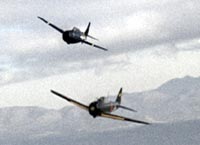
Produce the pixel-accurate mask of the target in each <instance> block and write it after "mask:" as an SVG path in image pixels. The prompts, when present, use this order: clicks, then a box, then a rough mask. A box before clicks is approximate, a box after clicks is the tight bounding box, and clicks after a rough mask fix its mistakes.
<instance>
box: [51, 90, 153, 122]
mask: <svg viewBox="0 0 200 145" xmlns="http://www.w3.org/2000/svg"><path fill="white" fill-rule="evenodd" d="M51 92H52V93H53V94H55V95H57V96H59V97H61V98H63V99H65V100H67V101H69V102H70V103H73V104H74V105H76V106H78V107H79V108H81V109H83V110H86V111H88V112H89V114H90V115H91V116H93V117H94V118H95V117H97V116H100V117H105V118H111V119H116V120H122V121H130V122H134V123H140V124H146V125H149V124H150V123H148V122H145V121H140V120H135V119H131V118H126V117H123V116H118V115H114V114H110V113H111V112H113V111H115V110H117V109H118V108H122V109H126V110H129V111H133V112H136V110H133V109H131V108H128V107H125V106H122V105H121V96H122V88H121V89H120V91H119V93H118V95H117V98H116V100H115V101H114V102H112V101H110V102H109V101H107V100H106V98H105V97H100V98H99V99H98V100H97V101H94V102H92V103H90V105H89V106H87V105H84V104H82V103H80V102H78V101H75V100H73V99H71V98H69V97H66V96H64V95H62V94H60V93H58V92H56V91H54V90H51Z"/></svg>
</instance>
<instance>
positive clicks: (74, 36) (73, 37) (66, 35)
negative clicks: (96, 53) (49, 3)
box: [38, 16, 108, 51]
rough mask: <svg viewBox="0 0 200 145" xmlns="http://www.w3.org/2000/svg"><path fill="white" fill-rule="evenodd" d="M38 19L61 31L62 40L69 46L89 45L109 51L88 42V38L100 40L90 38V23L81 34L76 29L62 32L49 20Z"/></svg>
mask: <svg viewBox="0 0 200 145" xmlns="http://www.w3.org/2000/svg"><path fill="white" fill-rule="evenodd" d="M38 19H40V20H42V21H43V22H44V23H47V24H48V25H49V26H51V27H52V28H54V29H56V30H57V31H59V32H60V33H62V38H63V40H64V41H65V42H66V43H67V44H73V43H80V42H81V43H85V44H88V45H91V46H93V47H96V48H99V49H101V50H104V51H107V50H108V49H106V48H103V47H101V46H98V45H96V44H93V43H91V42H88V41H87V40H86V39H87V37H89V38H91V39H94V40H98V39H96V38H94V37H92V36H90V35H89V34H88V33H89V29H90V22H89V24H88V26H87V28H86V30H85V32H81V31H80V29H78V28H76V27H74V28H73V29H72V30H66V31H64V30H62V29H60V28H58V27H57V26H56V25H54V24H52V23H49V22H48V21H47V20H45V19H44V18H42V17H39V16H38Z"/></svg>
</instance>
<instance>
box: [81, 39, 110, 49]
mask: <svg viewBox="0 0 200 145" xmlns="http://www.w3.org/2000/svg"><path fill="white" fill-rule="evenodd" d="M81 42H83V43H85V44H88V45H91V46H93V47H96V48H99V49H102V50H104V51H108V49H106V48H103V47H101V46H98V45H96V44H93V43H90V42H88V41H85V40H81Z"/></svg>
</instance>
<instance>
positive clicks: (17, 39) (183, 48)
mask: <svg viewBox="0 0 200 145" xmlns="http://www.w3.org/2000/svg"><path fill="white" fill-rule="evenodd" d="M0 5H1V7H0V87H2V88H4V89H1V93H4V92H2V91H5V86H6V88H7V85H9V86H10V85H11V86H12V87H11V88H16V87H15V84H16V83H22V82H23V83H22V85H21V86H22V87H26V83H25V82H27V83H29V84H31V83H30V82H32V81H34V80H37V82H38V83H43V82H46V81H47V80H48V82H49V83H47V82H46V83H45V84H48V85H47V86H46V89H47V90H46V91H47V92H48V91H49V89H51V88H52V86H58V85H60V87H59V88H58V89H60V90H62V91H64V90H65V89H66V90H67V91H65V93H67V92H69V94H72V95H83V96H89V95H97V96H98V95H106V94H107V93H108V91H109V92H110V93H111V94H114V93H115V92H116V91H118V89H119V87H121V86H123V87H124V88H125V90H126V92H133V91H143V90H147V89H152V88H156V87H157V86H159V85H160V84H162V83H163V82H165V81H166V80H169V79H172V78H175V77H183V76H185V75H191V76H199V75H200V67H199V66H200V59H199V58H200V51H199V50H200V48H199V46H200V29H199V28H200V3H199V1H198V0H173V1H170V0H162V1H155V0H130V1H128V0H127V1H116V0H115V1H113V0H101V1H95V0H93V1H89V0H86V1H82V0H76V1H72V0H60V1H53V0H43V1H41V0H35V1H32V0H26V1H25V0H15V1H12V0H1V1H0ZM37 16H41V17H43V18H45V19H47V20H49V21H50V22H52V23H54V24H55V25H57V26H59V27H60V28H62V29H64V30H67V29H71V28H73V26H76V27H79V28H80V29H81V30H82V31H84V30H85V29H86V27H87V24H88V22H89V21H90V22H91V28H90V32H89V33H90V34H91V35H92V36H94V37H97V38H98V39H99V40H100V41H96V42H95V41H93V40H90V41H92V42H95V43H96V44H98V45H101V46H103V47H106V48H108V49H109V51H108V52H104V51H101V50H99V49H95V48H92V47H90V46H87V45H84V44H75V45H67V44H66V43H65V42H64V41H62V36H61V34H60V33H58V32H57V31H55V30H54V29H52V28H51V27H49V26H48V25H46V24H44V23H43V22H42V21H40V20H39V19H37ZM57 76H59V77H57ZM60 76H62V77H60ZM47 77H48V78H47ZM55 79H56V85H55V84H54V82H55ZM72 81H73V82H72ZM58 82H60V83H66V84H59V83H58ZM34 84H35V83H34ZM51 84H52V86H51ZM43 85H44V84H43ZM69 85H70V87H69ZM16 86H17V85H16ZM80 88H81V89H80ZM37 89H39V88H37ZM41 89H43V88H42V87H41ZM8 90H9V89H8ZM11 90H13V89H11ZM31 90H32V91H30V92H29V93H28V92H27V93H28V94H29V95H33V92H36V90H34V88H32V89H31ZM79 90H82V91H80V92H79ZM84 90H87V91H84ZM8 92H10V91H8ZM19 92H21V93H23V92H24V91H20V90H19ZM73 92H79V93H77V94H76V93H73ZM96 92H97V93H96ZM12 93H15V92H12ZM48 93H49V92H48ZM6 95H10V94H9V93H8V94H6ZM19 95H20V94H19ZM34 95H38V96H39V95H42V94H39V93H38V94H34ZM15 97H16V96H15ZM21 101H22V102H23V99H22V100H21ZM8 102H9V101H8ZM30 102H33V101H30ZM34 102H35V101H34ZM4 103H5V102H4ZM5 104H9V103H5ZM12 105H15V104H13V103H12ZM23 105H26V103H24V104H23ZM28 105H29V104H28ZM33 105H38V104H37V103H35V104H34V103H33Z"/></svg>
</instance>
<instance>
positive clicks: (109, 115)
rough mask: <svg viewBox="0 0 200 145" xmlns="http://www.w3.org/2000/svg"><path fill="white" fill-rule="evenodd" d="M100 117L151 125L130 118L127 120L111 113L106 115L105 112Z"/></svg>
mask: <svg viewBox="0 0 200 145" xmlns="http://www.w3.org/2000/svg"><path fill="white" fill-rule="evenodd" d="M100 116H101V117H105V118H111V119H116V120H122V121H130V122H135V123H140V124H145V125H149V124H150V123H148V122H145V121H140V120H135V119H130V118H126V117H123V116H118V115H114V114H109V113H105V112H102V113H101V115H100Z"/></svg>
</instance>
